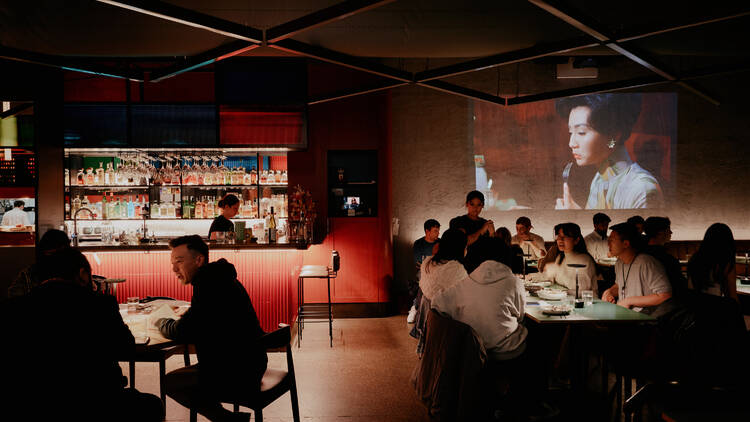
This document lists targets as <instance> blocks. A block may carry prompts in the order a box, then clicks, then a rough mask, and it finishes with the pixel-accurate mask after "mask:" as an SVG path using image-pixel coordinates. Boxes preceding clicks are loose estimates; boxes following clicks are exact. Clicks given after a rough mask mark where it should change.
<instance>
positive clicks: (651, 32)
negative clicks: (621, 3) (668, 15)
mask: <svg viewBox="0 0 750 422" xmlns="http://www.w3.org/2000/svg"><path fill="white" fill-rule="evenodd" d="M745 16H750V11H745V12H740V13H736V14H733V15H726V16H719V17H716V18H711V19H705V20H701V21H698V22H691V23H686V24H682V25H677V26H672V27H669V28H664V27H656V28H652V29H645V28H640V30H639V31H637V32H635V33H631V34H618V36H617V42H618V43H623V42H627V41H635V40H638V39H641V38H646V37H653V36H655V35H662V34H667V33H669V32H674V31H680V30H683V29H690V28H695V27H698V26H703V25H708V24H712V23H718V22H723V21H727V20H732V19H737V18H741V17H745Z"/></svg>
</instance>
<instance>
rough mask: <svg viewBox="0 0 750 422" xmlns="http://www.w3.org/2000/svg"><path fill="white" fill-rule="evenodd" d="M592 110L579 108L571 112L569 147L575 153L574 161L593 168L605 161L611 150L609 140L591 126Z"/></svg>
mask: <svg viewBox="0 0 750 422" xmlns="http://www.w3.org/2000/svg"><path fill="white" fill-rule="evenodd" d="M589 117H591V109H590V108H588V107H586V106H579V107H576V108H574V109H572V110H570V116H569V118H568V131H569V132H570V142H569V143H568V146H569V147H570V150H571V151H572V152H573V159H574V160H576V164H578V165H579V166H591V165H595V164H599V163H601V162H602V161H604V160H605V159H606V158H607V156H609V153H610V152H611V150H610V149H609V147H608V146H607V138H606V136H604V135H603V134H601V133H599V132H597V131H596V129H594V128H593V127H591V126H590V124H589Z"/></svg>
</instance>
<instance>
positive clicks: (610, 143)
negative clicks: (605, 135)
mask: <svg viewBox="0 0 750 422" xmlns="http://www.w3.org/2000/svg"><path fill="white" fill-rule="evenodd" d="M616 144H617V141H615V138H609V142H607V146H608V147H609V149H613V148H614V147H615V145H616Z"/></svg>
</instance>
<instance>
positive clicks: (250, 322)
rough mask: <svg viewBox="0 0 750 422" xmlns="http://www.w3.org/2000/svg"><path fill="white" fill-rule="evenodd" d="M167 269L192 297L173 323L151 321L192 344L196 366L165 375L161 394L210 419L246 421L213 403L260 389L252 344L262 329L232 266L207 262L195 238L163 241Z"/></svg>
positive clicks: (261, 353)
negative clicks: (166, 248) (189, 288)
mask: <svg viewBox="0 0 750 422" xmlns="http://www.w3.org/2000/svg"><path fill="white" fill-rule="evenodd" d="M169 247H170V248H171V249H172V256H171V260H172V270H173V271H174V273H175V275H176V276H177V279H178V280H179V281H180V283H182V284H191V285H192V286H193V299H192V303H191V306H190V309H188V311H187V312H185V314H184V315H183V316H182V318H180V319H179V320H174V319H167V318H161V319H158V320H156V321H154V325H155V326H157V327H158V328H159V330H160V331H161V333H162V335H164V336H165V337H167V338H171V339H175V340H177V341H180V342H183V343H186V344H187V343H189V344H194V345H195V349H196V352H197V354H198V364H197V365H191V366H188V367H185V368H181V369H178V370H176V371H172V372H170V373H169V374H167V375H166V377H165V389H166V392H167V395H169V396H170V397H172V398H173V399H174V400H175V401H177V402H178V403H180V404H182V405H183V406H185V407H191V408H194V409H196V410H197V411H198V412H199V413H201V414H203V415H204V416H206V417H207V418H208V419H210V420H234V419H235V418H237V419H238V420H242V419H244V420H248V419H249V415H247V414H232V413H231V412H229V411H228V410H226V409H224V408H223V407H222V406H221V403H220V402H219V400H221V399H222V398H226V397H229V396H231V394H235V393H239V394H242V393H245V394H252V393H253V392H255V391H259V389H260V381H261V379H262V378H263V373H264V372H265V370H266V364H267V363H268V358H267V357H266V351H265V350H264V349H263V348H262V347H261V346H260V345H259V344H258V338H259V337H260V336H262V335H263V330H262V329H261V327H260V323H259V322H258V316H257V315H256V313H255V309H253V304H252V302H251V301H250V297H249V296H248V294H247V291H246V290H245V288H244V287H243V286H242V284H240V282H239V281H237V271H236V270H235V268H234V265H232V264H230V263H229V262H227V261H226V260H225V259H220V260H218V261H215V262H212V263H208V245H206V243H205V242H204V241H203V240H202V239H201V237H200V236H198V235H192V236H182V237H178V238H175V239H172V240H171V241H170V242H169Z"/></svg>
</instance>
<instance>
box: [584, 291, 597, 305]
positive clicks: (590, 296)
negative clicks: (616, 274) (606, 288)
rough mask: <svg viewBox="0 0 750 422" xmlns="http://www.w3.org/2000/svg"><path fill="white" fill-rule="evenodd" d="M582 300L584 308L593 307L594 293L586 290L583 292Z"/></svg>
mask: <svg viewBox="0 0 750 422" xmlns="http://www.w3.org/2000/svg"><path fill="white" fill-rule="evenodd" d="M581 298H582V299H583V304H584V306H591V305H593V304H594V291H593V290H584V291H583V292H581Z"/></svg>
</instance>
